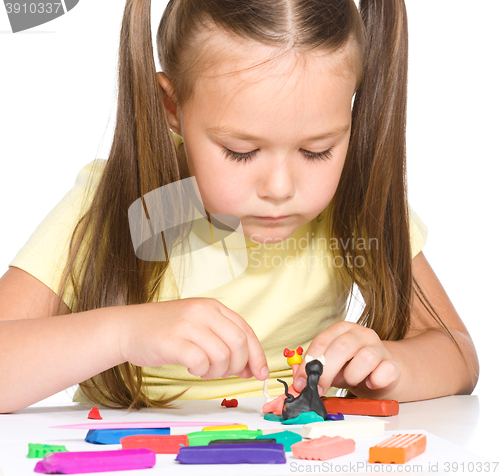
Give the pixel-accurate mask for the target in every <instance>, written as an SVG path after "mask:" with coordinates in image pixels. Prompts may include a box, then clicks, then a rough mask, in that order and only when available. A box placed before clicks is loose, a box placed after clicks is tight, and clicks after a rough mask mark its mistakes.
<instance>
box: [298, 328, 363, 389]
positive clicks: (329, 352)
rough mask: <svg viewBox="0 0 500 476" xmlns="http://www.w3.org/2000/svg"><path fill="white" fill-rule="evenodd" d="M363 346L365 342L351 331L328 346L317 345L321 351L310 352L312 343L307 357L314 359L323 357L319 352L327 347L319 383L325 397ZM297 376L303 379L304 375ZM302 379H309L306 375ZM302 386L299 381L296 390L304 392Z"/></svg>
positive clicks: (315, 347)
mask: <svg viewBox="0 0 500 476" xmlns="http://www.w3.org/2000/svg"><path fill="white" fill-rule="evenodd" d="M327 338H329V337H327ZM322 339H324V336H322ZM362 345H363V342H362V340H361V339H360V338H359V336H357V335H355V334H354V333H352V332H350V331H349V332H345V333H343V334H340V336H338V337H337V338H335V339H333V340H331V341H330V343H329V345H328V346H325V345H322V346H319V345H317V344H316V345H315V346H314V349H319V350H313V351H310V349H311V347H312V346H313V343H311V346H310V347H309V349H308V350H307V355H311V356H312V357H318V356H319V355H321V354H318V352H319V351H320V349H321V348H324V347H326V350H323V355H324V356H325V362H326V364H325V366H324V367H323V374H322V375H321V377H320V379H319V383H318V385H319V387H321V390H319V391H320V394H321V395H324V394H325V393H326V391H327V390H328V389H329V388H330V387H331V385H332V382H333V380H334V378H335V377H336V376H337V374H338V373H339V372H340V371H341V369H342V368H343V367H344V366H345V364H346V363H347V362H348V361H349V360H351V359H352V358H353V357H354V356H355V355H356V353H357V352H358V351H359V350H360V348H361V347H362ZM299 371H300V369H299ZM299 371H298V372H297V374H299ZM304 374H305V369H304ZM297 376H298V378H299V379H300V378H301V377H302V374H301V375H297ZM302 378H307V375H304V377H302ZM300 384H301V381H298V382H297V386H296V385H294V388H295V389H296V390H297V391H300V390H302V389H301V388H300ZM302 388H303V387H302ZM299 389H300V390H299Z"/></svg>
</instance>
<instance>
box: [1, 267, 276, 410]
mask: <svg viewBox="0 0 500 476" xmlns="http://www.w3.org/2000/svg"><path fill="white" fill-rule="evenodd" d="M56 303H57V296H56V295H55V294H54V292H53V291H52V290H51V289H49V288H48V287H47V286H45V284H43V283H42V282H41V281H39V280H37V279H36V278H34V277H33V276H31V275H30V274H28V273H26V272H25V271H23V270H21V269H18V268H14V267H12V268H10V269H9V270H8V271H7V273H5V275H4V276H3V277H2V278H0V382H1V384H0V413H7V412H12V411H16V410H19V409H21V408H24V407H26V406H28V405H31V404H33V403H35V402H38V401H40V400H42V399H44V398H46V397H49V396H50V395H53V394H54V393H57V392H59V391H61V390H64V389H66V388H68V387H71V386H73V385H75V384H77V383H79V382H82V381H84V380H86V379H88V378H90V377H92V376H94V375H96V374H98V373H100V372H102V371H103V370H106V369H108V368H110V367H113V366H115V365H119V364H121V363H123V362H126V361H128V362H131V363H132V364H135V365H140V366H151V367H154V366H159V365H163V364H167V363H175V364H182V365H184V366H185V367H186V368H187V369H188V370H189V371H190V373H191V374H193V375H197V376H202V377H204V378H219V377H223V376H225V375H238V376H240V377H244V378H250V377H251V376H255V377H256V378H258V379H261V380H265V379H266V378H267V376H268V371H267V364H266V358H265V355H264V352H263V350H262V347H261V345H260V343H259V341H258V339H257V337H256V335H255V333H254V332H253V330H252V329H251V328H250V326H249V325H248V324H247V323H246V322H245V321H244V320H243V318H242V317H241V316H239V315H238V314H236V313H235V312H233V311H232V310H230V309H229V308H227V307H226V306H224V305H223V304H222V303H220V302H219V301H217V300H216V299H209V298H188V299H178V300H174V301H166V302H158V303H147V304H139V305H132V306H114V307H107V308H102V309H95V310H92V311H85V312H79V313H74V314H69V313H70V310H69V308H67V307H66V312H67V313H68V314H67V315H60V316H56V315H55V314H56V309H57V304H56Z"/></svg>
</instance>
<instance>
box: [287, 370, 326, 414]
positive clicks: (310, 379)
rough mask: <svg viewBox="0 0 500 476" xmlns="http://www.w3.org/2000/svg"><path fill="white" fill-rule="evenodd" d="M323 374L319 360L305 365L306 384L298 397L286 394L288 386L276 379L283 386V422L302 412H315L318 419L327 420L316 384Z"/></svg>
mask: <svg viewBox="0 0 500 476" xmlns="http://www.w3.org/2000/svg"><path fill="white" fill-rule="evenodd" d="M322 373H323V364H322V363H321V362H320V361H319V360H311V361H310V362H308V363H307V364H306V374H307V384H306V386H305V387H304V389H303V390H302V392H300V395H299V396H298V397H294V396H293V395H291V394H290V393H288V385H287V383H286V382H285V381H283V380H280V379H278V382H281V383H282V384H283V385H284V386H285V395H286V398H285V401H284V402H283V412H282V417H283V419H284V420H288V419H290V418H296V417H298V416H299V415H300V414H301V413H304V412H316V413H317V414H318V415H319V416H320V417H322V418H324V419H325V420H326V419H327V416H328V415H327V412H326V408H325V405H324V403H323V401H322V400H321V398H320V397H319V393H318V383H319V378H320V376H321V374H322Z"/></svg>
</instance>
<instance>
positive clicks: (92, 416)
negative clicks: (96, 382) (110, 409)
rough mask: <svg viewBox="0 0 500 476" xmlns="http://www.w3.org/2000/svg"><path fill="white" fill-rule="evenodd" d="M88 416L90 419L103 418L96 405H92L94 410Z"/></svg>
mask: <svg viewBox="0 0 500 476" xmlns="http://www.w3.org/2000/svg"><path fill="white" fill-rule="evenodd" d="M87 418H88V419H90V420H102V416H101V414H100V413H99V410H98V409H97V408H96V407H92V410H90V412H89V416H88V417H87Z"/></svg>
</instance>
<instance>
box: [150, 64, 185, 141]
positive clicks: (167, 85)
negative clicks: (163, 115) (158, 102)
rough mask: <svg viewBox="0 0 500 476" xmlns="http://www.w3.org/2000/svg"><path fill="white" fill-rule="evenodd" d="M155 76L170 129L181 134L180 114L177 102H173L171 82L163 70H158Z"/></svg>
mask: <svg viewBox="0 0 500 476" xmlns="http://www.w3.org/2000/svg"><path fill="white" fill-rule="evenodd" d="M156 76H157V78H158V84H159V86H160V93H161V95H162V98H163V104H164V105H165V110H166V112H167V118H168V125H169V127H170V129H172V130H173V131H174V132H175V133H176V134H179V135H182V134H181V123H180V114H179V109H178V107H177V103H176V102H175V96H174V91H173V88H172V83H171V82H170V80H169V79H168V77H167V75H166V74H165V73H164V72H163V71H158V72H157V73H156Z"/></svg>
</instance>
